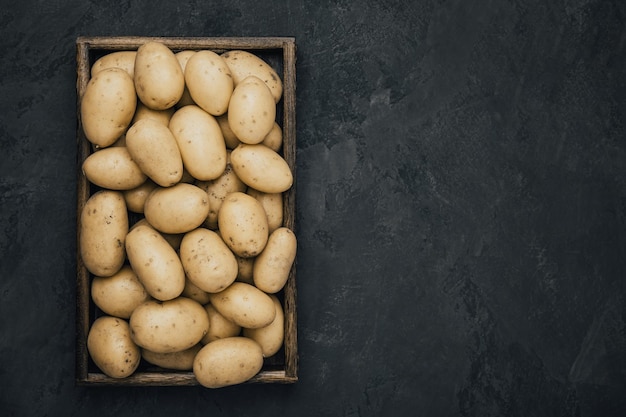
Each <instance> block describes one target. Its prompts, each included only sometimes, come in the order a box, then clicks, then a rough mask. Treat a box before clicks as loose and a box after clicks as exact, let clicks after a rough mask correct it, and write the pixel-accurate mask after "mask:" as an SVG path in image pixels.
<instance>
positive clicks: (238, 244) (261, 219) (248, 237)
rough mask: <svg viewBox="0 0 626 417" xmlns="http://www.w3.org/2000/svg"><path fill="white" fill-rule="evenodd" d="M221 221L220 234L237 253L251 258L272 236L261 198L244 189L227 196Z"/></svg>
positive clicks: (223, 204)
mask: <svg viewBox="0 0 626 417" xmlns="http://www.w3.org/2000/svg"><path fill="white" fill-rule="evenodd" d="M217 223H218V227H219V230H220V235H221V236H222V239H223V240H224V242H225V243H226V245H227V246H228V247H229V248H230V250H232V251H233V253H234V254H235V255H238V256H241V257H243V258H251V257H254V256H256V255H258V254H259V253H261V251H262V250H263V248H264V247H265V245H266V243H267V239H268V237H269V232H268V225H267V216H266V215H265V211H264V210H263V206H261V203H259V201H258V200H257V199H255V198H254V197H252V196H249V195H247V194H245V193H242V192H238V191H237V192H233V193H230V194H228V195H227V196H226V198H225V199H224V202H223V203H222V206H221V207H220V210H219V212H218V213H217Z"/></svg>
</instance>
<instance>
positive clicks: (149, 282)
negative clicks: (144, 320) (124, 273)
mask: <svg viewBox="0 0 626 417" xmlns="http://www.w3.org/2000/svg"><path fill="white" fill-rule="evenodd" d="M126 253H127V256H128V261H129V262H130V266H131V267H132V268H133V270H134V271H135V273H136V274H137V277H138V278H139V280H140V281H141V283H142V284H143V286H144V288H145V289H146V291H147V292H148V294H150V295H151V296H152V297H153V298H156V299H157V300H161V301H166V300H171V299H174V298H176V297H178V296H179V295H180V294H181V293H182V292H183V289H184V288H185V271H184V269H183V265H182V263H181V262H180V258H179V257H178V254H177V253H176V251H175V250H174V248H172V246H170V244H169V243H168V242H167V240H165V238H164V237H163V236H162V235H161V234H160V233H159V232H158V231H157V230H155V229H153V228H152V227H151V226H149V225H147V224H140V225H136V226H134V227H133V228H132V229H131V230H130V232H128V235H127V236H126Z"/></svg>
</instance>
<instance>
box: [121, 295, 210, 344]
mask: <svg viewBox="0 0 626 417" xmlns="http://www.w3.org/2000/svg"><path fill="white" fill-rule="evenodd" d="M129 324H130V334H131V337H132V338H133V341H134V342H135V343H136V344H137V345H138V346H140V347H142V348H144V349H148V350H150V351H152V352H155V353H172V352H180V351H183V350H186V349H189V348H191V347H192V346H194V345H196V344H197V343H199V342H200V340H201V339H202V338H203V337H204V335H205V334H206V333H207V332H208V331H209V317H208V316H207V313H206V310H205V309H204V307H203V306H202V305H201V304H200V303H198V302H196V301H194V300H192V299H189V298H185V297H178V298H175V299H173V300H169V301H162V302H160V301H146V302H145V303H143V304H141V305H140V306H139V307H137V308H136V309H135V311H133V314H132V315H131V316H130V322H129Z"/></svg>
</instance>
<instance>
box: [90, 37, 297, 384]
mask: <svg viewBox="0 0 626 417" xmlns="http://www.w3.org/2000/svg"><path fill="white" fill-rule="evenodd" d="M282 92H283V85H282V80H281V78H280V77H279V76H278V74H277V73H276V71H275V70H274V69H273V68H272V67H271V66H270V65H269V64H268V63H267V62H265V61H264V60H262V59H261V58H259V57H258V56H256V55H254V54H252V53H249V52H246V51H243V50H233V51H227V52H224V53H221V54H218V53H216V52H212V51H210V50H198V51H193V50H184V51H180V52H175V51H173V50H171V49H170V48H168V47H167V46H166V45H164V44H162V43H159V42H147V43H145V44H143V45H142V46H140V47H139V48H138V49H137V50H136V51H117V52H111V53H109V54H108V55H105V56H103V57H102V58H100V59H98V60H97V61H96V62H95V63H94V64H93V66H92V68H91V79H90V81H89V83H88V84H87V87H86V89H85V91H84V93H83V96H82V97H81V105H80V115H81V122H82V127H83V131H84V134H85V137H86V138H87V140H88V141H89V142H90V143H91V144H92V149H93V152H92V153H91V154H90V155H89V156H88V157H87V158H86V159H85V161H84V163H83V166H82V169H83V173H84V175H85V177H86V178H87V180H88V181H89V182H90V183H91V184H93V185H94V187H93V188H94V190H95V191H94V192H93V194H91V196H90V197H89V199H88V200H87V201H86V203H85V205H84V208H83V210H82V212H81V213H80V222H79V250H80V256H81V260H82V262H83V264H84V266H85V267H86V269H87V270H88V271H89V272H90V273H91V275H92V276H93V278H92V280H91V297H92V300H93V302H94V304H95V305H96V306H97V307H98V308H99V309H100V310H101V311H102V313H103V314H102V315H100V316H99V317H98V318H97V319H96V320H95V321H94V322H93V324H92V325H91V327H90V330H89V334H88V340H87V347H88V351H89V354H90V356H91V358H92V359H93V361H94V363H95V364H96V365H97V366H98V368H99V369H100V370H101V371H102V372H103V373H105V374H106V375H108V376H110V377H113V378H124V377H127V376H129V375H132V374H133V373H134V372H135V371H136V370H137V368H138V366H139V364H140V361H141V359H142V358H143V360H145V361H146V362H148V363H151V364H153V365H157V366H159V367H162V368H167V369H172V370H192V371H193V373H194V375H195V377H196V379H197V380H198V382H199V383H200V384H201V385H203V386H205V387H209V388H217V387H222V386H226V385H233V384H238V383H242V382H245V381H247V380H249V379H250V378H252V377H253V376H255V375H256V374H257V373H258V372H260V370H261V369H262V366H263V362H264V358H266V357H269V356H272V355H274V354H275V353H276V352H278V351H279V349H280V348H281V346H282V344H283V341H284V312H283V308H282V305H281V303H280V301H279V298H278V294H279V292H280V291H281V290H282V289H283V287H284V285H285V283H286V281H287V279H288V275H289V272H290V270H291V268H292V264H293V262H294V260H295V256H296V246H297V243H296V237H295V235H294V233H293V231H292V230H290V229H289V228H287V227H285V226H284V225H283V194H282V193H284V192H285V191H287V190H289V189H290V188H291V187H292V186H293V174H292V172H291V170H290V168H289V166H288V164H287V162H286V161H285V159H284V158H283V157H282V156H281V155H280V154H279V153H278V152H279V150H280V149H281V147H282V131H281V128H280V126H279V125H278V124H277V123H276V120H275V119H276V106H277V104H278V102H279V101H280V99H281V96H282ZM131 219H132V220H131Z"/></svg>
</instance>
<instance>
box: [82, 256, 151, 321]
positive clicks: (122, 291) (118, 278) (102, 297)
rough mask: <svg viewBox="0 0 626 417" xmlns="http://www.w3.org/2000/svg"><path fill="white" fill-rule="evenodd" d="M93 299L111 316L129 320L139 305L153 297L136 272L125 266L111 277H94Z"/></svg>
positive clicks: (92, 285) (92, 286)
mask: <svg viewBox="0 0 626 417" xmlns="http://www.w3.org/2000/svg"><path fill="white" fill-rule="evenodd" d="M91 298H92V300H93V301H94V304H96V305H97V306H98V308H100V310H102V311H103V312H104V313H106V314H108V315H109V316H113V317H119V318H122V319H128V318H129V317H130V315H131V313H132V312H133V310H134V309H135V308H136V307H137V306H138V305H140V304H142V303H144V302H146V301H148V300H150V298H151V297H150V294H148V292H147V291H146V289H145V288H144V287H143V285H142V284H141V281H139V278H137V274H135V271H133V270H132V268H131V267H130V266H128V265H125V266H123V267H122V269H120V270H119V271H118V272H117V273H116V274H114V275H112V276H110V277H94V278H93V281H92V282H91Z"/></svg>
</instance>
